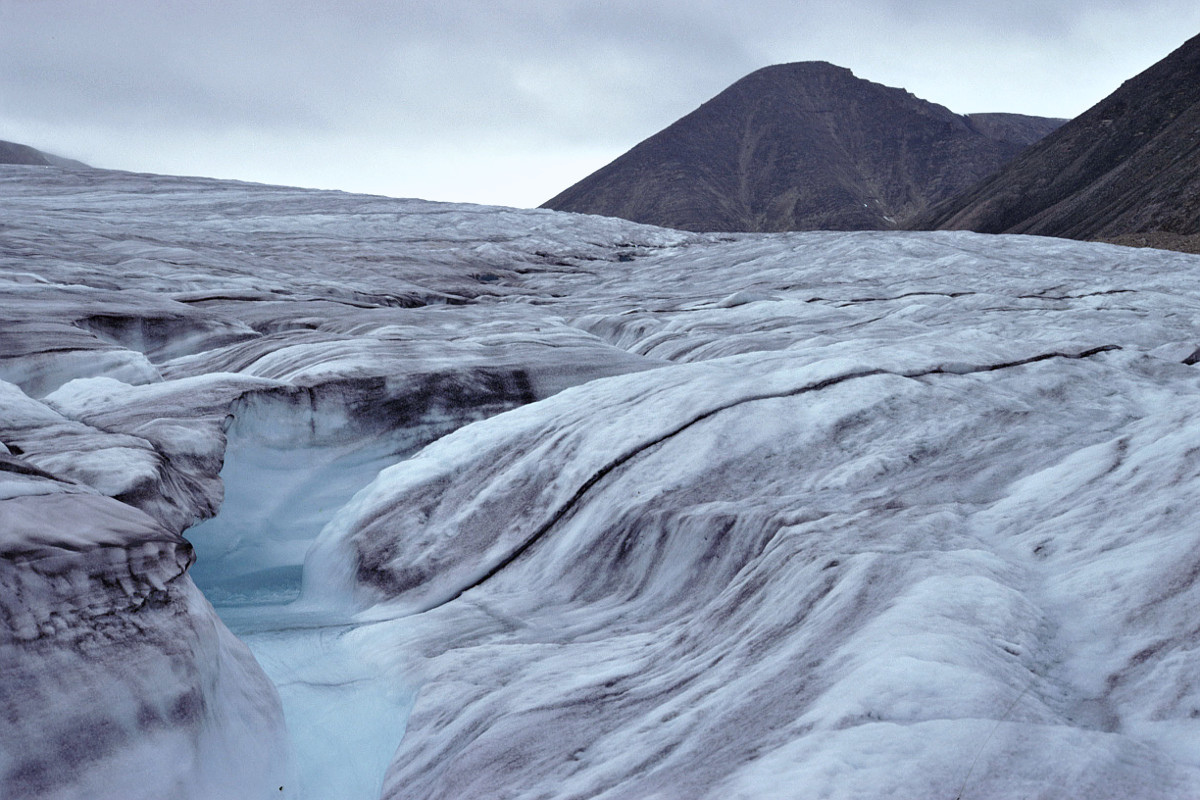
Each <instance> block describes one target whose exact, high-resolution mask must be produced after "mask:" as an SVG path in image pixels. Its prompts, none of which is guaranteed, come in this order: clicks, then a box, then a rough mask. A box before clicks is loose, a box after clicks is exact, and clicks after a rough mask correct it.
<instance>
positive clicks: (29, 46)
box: [0, 0, 1200, 206]
mask: <svg viewBox="0 0 1200 800" xmlns="http://www.w3.org/2000/svg"><path fill="white" fill-rule="evenodd" d="M1197 33H1200V2H1197V0H807V1H805V0H800V1H799V2H796V1H793V2H786V1H785V0H740V1H739V2H716V1H715V0H396V1H395V2H384V0H336V2H335V1H334V0H328V1H327V2H316V1H315V0H0V139H6V140H10V141H17V142H21V143H23V144H30V145H33V146H35V147H39V148H41V149H44V150H48V151H50V152H55V153H58V154H60V155H65V156H69V157H73V158H78V159H81V160H84V161H87V162H88V163H91V164H92V165H94V166H100V167H110V168H114V169H129V170H138V171H148V172H162V173H171V174H185V175H210V176H215V177H223V178H240V179H245V180H254V181H263V182H269V183H283V184H290V185H298V186H314V187H321V188H337V189H346V190H350V191H364V192H374V193H379V194H388V195H394V196H400V197H423V198H427V199H431V200H459V201H470V202H480V203H498V204H505V205H516V206H534V205H538V204H539V203H541V202H543V201H545V200H547V199H549V198H550V197H551V196H552V195H554V194H557V193H558V192H559V191H561V190H562V189H564V188H566V187H567V186H569V185H570V184H572V183H574V182H575V181H577V180H579V179H580V178H582V177H583V176H584V175H586V174H588V173H590V172H592V171H593V170H595V169H597V168H598V167H600V166H603V165H604V164H605V163H607V162H608V161H611V160H612V159H613V158H615V157H616V156H618V155H620V154H621V153H622V152H624V151H625V150H628V149H629V148H630V147H632V146H633V145H635V144H636V143H637V142H639V141H641V140H642V139H644V138H646V137H647V136H650V135H651V134H653V133H655V132H656V131H658V130H660V129H662V128H663V127H665V126H667V125H669V124H670V123H671V122H673V121H674V120H676V119H678V118H679V117H681V116H683V115H684V114H687V113H688V112H690V111H692V110H693V109H695V108H696V107H697V106H698V105H700V104H701V103H702V102H704V101H705V100H707V99H708V98H710V97H712V96H713V95H715V94H716V93H718V92H719V91H721V90H722V89H724V88H725V87H726V86H728V85H729V84H730V83H732V82H733V81H735V80H737V79H738V78H740V77H742V76H743V75H745V74H747V73H749V72H751V71H753V70H755V69H757V68H759V67H763V66H767V65H769V64H776V63H782V62H788V61H811V60H824V61H831V62H833V63H835V64H838V65H840V66H844V67H849V68H850V69H852V70H853V71H854V73H855V74H856V75H858V76H859V77H862V78H867V79H869V80H873V81H876V82H879V83H884V84H887V85H889V86H901V87H904V88H905V89H908V90H909V91H911V92H913V93H914V94H915V95H917V96H918V97H922V98H924V99H926V100H932V101H934V102H937V103H941V104H942V105H945V106H948V107H949V108H950V109H951V110H953V111H956V112H959V113H971V112H979V111H1009V112H1020V113H1026V114H1039V115H1044V116H1059V117H1071V116H1074V115H1076V114H1078V113H1080V112H1082V111H1084V110H1085V109H1087V108H1088V107H1089V106H1091V105H1092V104H1094V103H1095V102H1097V101H1098V100H1100V99H1102V98H1103V97H1104V96H1106V95H1107V94H1109V93H1110V92H1112V91H1113V90H1114V89H1116V88H1117V86H1119V85H1120V83H1121V82H1122V81H1124V80H1126V79H1127V78H1130V77H1132V76H1133V75H1135V74H1136V73H1138V72H1140V71H1141V70H1143V69H1145V68H1146V67H1148V66H1150V65H1151V64H1153V63H1154V62H1156V61H1158V60H1159V59H1161V58H1163V57H1164V56H1166V55H1167V54H1168V53H1169V52H1170V51H1172V50H1174V49H1175V48H1176V47H1178V46H1179V45H1181V44H1182V43H1183V42H1184V41H1186V40H1187V39H1189V38H1190V37H1192V36H1194V35H1196V34H1197Z"/></svg>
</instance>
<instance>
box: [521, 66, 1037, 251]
mask: <svg viewBox="0 0 1200 800" xmlns="http://www.w3.org/2000/svg"><path fill="white" fill-rule="evenodd" d="M1024 119H1026V120H1031V122H1030V123H1029V124H1030V125H1031V126H1032V127H1033V128H1036V127H1037V125H1038V122H1037V121H1036V118H1024ZM1041 124H1042V127H1043V131H1042V133H1043V134H1044V133H1045V132H1047V131H1049V130H1051V129H1052V128H1053V127H1055V126H1056V125H1057V123H1056V122H1050V121H1044V120H1043V121H1041ZM986 127H987V126H983V125H977V124H973V123H971V122H970V121H969V120H968V119H967V118H966V117H962V116H959V115H957V114H954V113H952V112H951V111H949V110H948V109H946V108H944V107H943V106H939V105H937V104H935V103H930V102H927V101H924V100H921V99H919V98H917V97H914V96H913V95H912V94H910V93H909V92H907V91H905V90H903V89H895V88H891V87H887V86H883V85H881V84H877V83H872V82H871V81H867V80H864V79H862V78H858V77H856V76H855V75H854V73H853V72H851V71H850V70H849V69H847V68H845V67H839V66H836V65H834V64H830V63H827V62H824V61H803V62H795V63H789V64H776V65H774V66H769V67H764V68H762V69H759V70H757V71H755V72H752V73H750V74H749V75H747V76H746V77H744V78H742V79H741V80H739V81H737V82H735V83H734V84H732V85H731V86H730V87H729V88H727V89H725V90H724V91H722V92H721V93H720V94H718V95H716V96H715V97H713V98H712V99H711V100H709V101H708V102H706V103H704V104H703V105H702V106H700V108H698V109H696V110H695V111H693V112H692V113H691V114H688V115H687V116H686V117H683V118H682V119H680V120H678V121H677V122H675V123H674V124H672V125H671V126H669V127H668V128H666V129H664V130H663V131H660V132H659V133H657V134H655V135H654V136H652V137H650V138H649V139H647V140H645V141H643V142H642V143H641V144H639V145H637V146H636V147H634V148H633V149H632V150H630V151H629V152H628V153H626V154H625V155H623V156H621V157H620V158H618V159H617V160H616V161H614V162H612V163H611V164H609V165H608V166H606V167H604V168H602V169H600V170H599V171H597V172H595V173H593V174H592V175H590V176H588V177H587V178H584V179H583V180H582V181H580V182H579V183H577V184H575V185H574V186H572V187H570V188H569V189H567V190H566V191H564V192H563V193H561V194H559V195H558V196H557V197H554V198H553V199H551V200H550V201H548V202H547V203H546V204H545V205H544V207H546V208H552V209H556V210H560V211H576V212H583V213H592V214H603V215H606V216H615V217H623V218H625V219H629V220H633V221H635V222H646V223H651V224H655V225H662V226H666V227H672V228H681V229H684V230H694V231H778V230H811V229H820V228H824V229H834V230H861V229H888V228H896V227H902V226H903V225H904V224H905V223H906V222H907V220H909V219H911V218H912V217H913V216H915V215H916V214H918V213H920V212H922V211H924V210H925V209H926V208H928V207H929V206H930V205H932V204H933V203H935V202H938V201H940V200H943V199H945V198H947V197H949V196H951V195H953V194H955V193H957V192H959V191H962V190H964V189H966V188H967V187H968V186H971V185H972V184H974V183H975V182H977V181H978V180H980V179H982V178H983V177H985V176H987V175H989V174H991V173H992V172H994V171H995V170H996V169H998V168H999V167H1000V166H1001V165H1002V164H1004V163H1006V162H1007V161H1008V160H1009V159H1010V158H1012V157H1013V156H1014V155H1016V153H1018V152H1020V150H1021V149H1023V147H1024V145H1025V144H1026V143H1027V142H1018V141H1017V138H1019V137H1016V138H1014V137H1012V136H1007V137H1005V138H996V137H994V136H992V135H990V134H989V133H988V132H987V130H985V128H986Z"/></svg>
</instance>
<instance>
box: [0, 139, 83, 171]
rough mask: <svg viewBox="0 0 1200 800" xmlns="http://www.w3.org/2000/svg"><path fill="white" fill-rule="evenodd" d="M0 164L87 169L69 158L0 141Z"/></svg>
mask: <svg viewBox="0 0 1200 800" xmlns="http://www.w3.org/2000/svg"><path fill="white" fill-rule="evenodd" d="M0 164H23V165H27V166H33V167H72V168H83V169H86V168H87V164H84V163H83V162H81V161H74V160H72V159H70V158H63V157H61V156H56V155H53V154H52V153H43V152H42V151H41V150H35V149H34V148H32V147H30V146H29V145H24V144H17V143H16V142H5V141H0Z"/></svg>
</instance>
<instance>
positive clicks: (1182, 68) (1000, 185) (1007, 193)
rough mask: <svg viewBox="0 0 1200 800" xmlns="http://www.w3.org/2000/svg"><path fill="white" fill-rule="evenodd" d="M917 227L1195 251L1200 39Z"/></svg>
mask: <svg viewBox="0 0 1200 800" xmlns="http://www.w3.org/2000/svg"><path fill="white" fill-rule="evenodd" d="M917 226H918V227H924V228H945V229H954V230H963V229H966V230H974V231H980V232H983V233H1002V232H1005V233H1034V234H1043V235H1048V236H1062V237H1068V238H1074V239H1101V238H1103V239H1112V240H1116V241H1119V242H1120V243H1123V244H1124V243H1128V244H1137V243H1143V244H1153V246H1173V245H1172V244H1171V242H1175V243H1176V245H1174V246H1178V244H1179V243H1180V242H1183V243H1184V244H1186V245H1187V246H1185V247H1180V249H1188V247H1192V248H1194V247H1195V242H1194V240H1193V241H1192V242H1191V244H1187V242H1186V240H1182V239H1179V238H1178V237H1180V236H1186V235H1189V234H1197V233H1200V36H1198V37H1196V38H1193V39H1191V40H1190V41H1188V42H1187V43H1186V44H1184V45H1183V46H1182V47H1180V48H1179V49H1178V50H1176V51H1175V52H1174V53H1172V54H1171V55H1169V56H1167V58H1165V59H1163V60H1162V61H1160V62H1158V63H1157V64H1155V65H1154V66H1152V67H1150V68H1149V69H1148V70H1146V71H1145V72H1143V73H1141V74H1140V75H1138V76H1137V77H1135V78H1133V79H1131V80H1129V81H1126V82H1125V83H1124V84H1123V85H1122V86H1121V87H1120V88H1119V89H1117V91H1115V92H1113V94H1111V95H1110V96H1109V97H1107V98H1106V99H1104V100H1102V101H1101V102H1100V103H1098V104H1097V105H1096V106H1094V107H1093V108H1091V109H1090V110H1089V111H1087V112H1086V113H1084V114H1083V115H1082V116H1080V117H1078V118H1077V119H1075V120H1072V121H1071V122H1069V123H1067V124H1066V125H1064V126H1063V127H1062V128H1060V129H1059V130H1058V131H1056V132H1055V133H1053V134H1052V135H1050V136H1048V137H1047V138H1046V139H1044V140H1043V141H1042V142H1040V143H1039V144H1037V145H1036V146H1034V147H1032V148H1030V149H1029V150H1027V151H1026V152H1025V153H1024V154H1022V155H1021V156H1020V157H1019V158H1017V159H1015V160H1014V161H1013V162H1012V163H1011V164H1009V165H1008V167H1006V168H1005V169H1004V170H1003V171H1001V172H1000V173H999V174H997V175H996V176H994V177H993V178H991V179H990V180H987V181H984V182H983V183H982V184H980V185H979V186H977V187H975V188H973V189H971V190H970V191H968V192H967V193H966V194H964V195H962V196H959V197H956V198H953V199H951V200H950V201H948V202H946V203H944V204H943V205H941V206H939V207H938V208H936V209H934V210H933V212H931V213H930V214H929V215H928V216H927V217H926V218H924V219H922V220H920V221H918V223H917ZM1153 232H1161V233H1163V234H1174V235H1175V236H1158V237H1147V236H1136V234H1148V233H1153Z"/></svg>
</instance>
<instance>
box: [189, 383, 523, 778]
mask: <svg viewBox="0 0 1200 800" xmlns="http://www.w3.org/2000/svg"><path fill="white" fill-rule="evenodd" d="M384 384H385V382H383V381H368V382H365V383H363V382H357V383H356V382H338V383H334V384H333V385H326V386H322V387H318V388H311V389H304V390H297V389H292V388H288V389H286V390H284V389H281V390H274V391H267V392H258V393H254V394H250V395H246V396H243V397H241V398H239V399H238V400H237V401H235V402H234V403H233V404H232V406H231V409H230V415H229V417H228V418H227V422H226V426H225V427H226V431H225V435H226V437H227V444H226V450H225V462H224V467H223V469H222V471H221V480H222V483H223V484H224V486H225V498H224V501H223V502H222V504H221V510H220V512H219V513H218V514H217V515H216V516H215V517H213V518H212V519H209V520H206V521H204V522H202V523H200V524H198V525H196V526H195V527H193V528H192V529H191V530H189V531H188V533H187V535H188V538H189V539H190V540H191V541H192V542H193V543H194V544H195V546H196V550H197V554H198V559H197V562H196V565H195V566H194V567H193V568H192V577H193V580H195V581H196V584H197V585H198V586H199V587H200V588H201V589H202V590H203V591H204V593H205V594H206V595H207V596H208V598H209V599H210V600H211V601H212V602H213V604H214V606H215V607H216V609H217V612H218V613H219V614H220V615H221V617H222V619H223V620H224V621H225V623H226V624H227V625H228V626H229V628H230V629H231V630H232V631H233V632H234V633H235V634H236V635H237V636H238V637H239V638H240V639H241V640H242V641H244V642H246V644H248V645H249V647H250V648H251V650H252V651H253V652H254V655H255V657H256V658H257V659H258V662H259V663H260V664H261V665H262V668H263V669H264V670H265V671H266V673H267V675H268V676H269V677H270V678H271V679H272V681H273V682H274V684H275V686H276V688H277V689H278V691H279V695H280V698H281V700H282V703H283V709H284V715H285V718H286V720H287V726H288V732H289V741H290V743H291V753H292V759H291V760H292V764H293V774H292V776H291V784H292V785H293V786H294V787H295V788H294V791H292V792H291V793H289V795H288V796H291V797H300V798H312V800H365V799H366V798H375V797H378V796H379V793H380V790H381V788H382V781H383V775H384V773H385V771H386V769H387V767H388V765H389V764H390V762H391V759H392V757H393V755H394V754H395V751H396V748H397V747H398V745H399V743H400V739H401V737H402V735H403V733H404V728H405V721H406V719H407V715H408V712H409V710H410V708H411V704H412V700H413V691H412V690H411V688H410V687H408V686H406V685H405V684H404V683H403V682H398V681H396V680H395V677H394V676H393V675H392V674H391V671H390V670H388V669H387V668H386V667H385V665H384V663H383V662H381V661H380V660H379V659H376V658H374V657H373V655H372V654H371V653H369V652H364V651H363V650H362V649H361V648H360V647H358V646H356V645H355V644H353V643H352V642H351V641H350V640H348V639H346V638H345V636H344V634H346V633H348V632H349V631H351V630H353V629H354V628H355V627H356V623H355V622H354V621H353V620H352V619H351V618H350V616H349V615H348V614H347V613H346V611H347V609H348V607H349V599H350V598H348V597H341V598H339V595H338V594H337V593H336V592H329V591H321V592H316V593H315V594H316V595H317V596H318V598H319V599H318V600H316V601H313V600H311V599H310V600H309V602H305V603H296V602H295V601H296V600H297V598H298V597H299V595H300V589H301V579H302V571H303V565H304V561H305V557H306V555H307V554H308V551H309V546H310V545H311V543H312V542H313V540H314V539H315V538H316V537H317V535H318V534H319V533H320V531H321V529H322V528H323V527H324V526H325V525H326V524H327V523H328V522H329V520H330V519H331V518H332V517H333V515H334V514H335V512H337V510H338V509H340V508H341V507H342V506H343V505H345V504H346V502H347V501H349V500H350V498H351V497H352V496H353V495H354V494H355V492H357V491H358V490H359V489H361V488H362V487H364V486H366V485H368V484H369V483H371V481H372V480H373V479H374V478H375V475H376V474H377V473H378V472H379V471H380V470H381V469H383V468H385V467H388V466H391V465H393V464H395V463H396V462H397V461H400V460H402V459H404V458H406V457H407V456H409V455H410V454H411V453H413V452H415V451H416V450H417V449H419V448H420V447H421V446H422V445H424V444H427V443H428V442H430V441H432V440H433V439H436V438H437V437H439V436H440V435H442V434H444V433H447V432H449V431H451V430H454V429H455V428H458V427H460V426H462V425H463V424H465V423H467V422H470V421H472V420H475V419H481V418H483V417H485V416H488V415H490V414H493V413H496V412H497V411H500V410H503V409H505V408H510V407H513V406H515V405H518V404H521V403H522V402H525V401H526V400H528V399H529V388H528V382H527V381H526V380H525V379H524V377H523V376H521V375H509V376H496V375H478V374H476V375H463V376H461V377H460V379H458V380H454V379H452V378H451V377H447V376H441V377H437V378H428V379H425V380H424V381H420V380H414V381H410V382H407V388H408V390H409V391H408V393H401V392H399V391H397V392H395V393H389V392H388V391H386V387H385V385H384ZM397 395H403V397H405V398H407V401H406V402H401V400H400V398H399V397H398V396H397ZM339 600H340V602H339Z"/></svg>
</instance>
